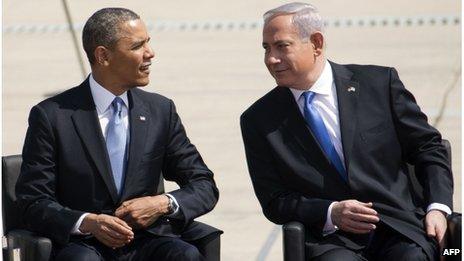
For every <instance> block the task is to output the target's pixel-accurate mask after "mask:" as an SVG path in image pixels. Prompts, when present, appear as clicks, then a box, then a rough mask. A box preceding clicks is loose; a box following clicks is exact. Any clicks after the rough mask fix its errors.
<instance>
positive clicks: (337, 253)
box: [312, 248, 363, 261]
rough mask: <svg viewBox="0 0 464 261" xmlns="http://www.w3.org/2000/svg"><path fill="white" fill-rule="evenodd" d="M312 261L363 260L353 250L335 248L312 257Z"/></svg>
mask: <svg viewBox="0 0 464 261" xmlns="http://www.w3.org/2000/svg"><path fill="white" fill-rule="evenodd" d="M312 260H314V261H358V260H363V259H362V258H361V257H360V256H358V255H357V254H356V253H355V252H353V251H351V250H349V249H344V248H336V249H332V250H329V251H327V252H325V253H324V254H322V255H320V256H317V257H315V258H314V259H312Z"/></svg>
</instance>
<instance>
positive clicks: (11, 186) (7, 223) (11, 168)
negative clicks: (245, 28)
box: [2, 155, 23, 234]
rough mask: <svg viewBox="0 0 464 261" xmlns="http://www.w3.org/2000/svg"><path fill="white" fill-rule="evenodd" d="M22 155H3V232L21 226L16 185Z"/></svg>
mask: <svg viewBox="0 0 464 261" xmlns="http://www.w3.org/2000/svg"><path fill="white" fill-rule="evenodd" d="M22 161H23V160H22V157H21V155H12V156H5V157H2V211H3V212H2V218H3V232H4V233H5V234H7V233H8V231H10V230H12V229H14V228H19V227H20V224H21V223H20V222H21V214H20V211H19V208H18V207H17V205H16V204H17V203H16V194H15V185H16V181H17V180H18V176H19V172H20V170H21V163H22Z"/></svg>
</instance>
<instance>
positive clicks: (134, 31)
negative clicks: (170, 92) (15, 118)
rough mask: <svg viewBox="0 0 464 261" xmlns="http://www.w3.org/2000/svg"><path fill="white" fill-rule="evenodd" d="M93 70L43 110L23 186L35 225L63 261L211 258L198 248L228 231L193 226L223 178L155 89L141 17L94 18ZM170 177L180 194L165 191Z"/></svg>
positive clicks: (34, 126)
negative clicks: (152, 88)
mask: <svg viewBox="0 0 464 261" xmlns="http://www.w3.org/2000/svg"><path fill="white" fill-rule="evenodd" d="M82 39H83V45H84V49H85V51H86V53H87V57H88V59H89V62H90V64H91V68H92V73H91V74H90V75H89V77H88V78H87V79H86V80H85V81H84V82H83V83H82V84H80V85H79V86H77V87H74V88H72V89H69V90H67V91H65V92H63V93H61V94H59V95H57V96H54V97H52V98H49V99H47V100H45V101H42V102H41V103H39V104H38V105H36V106H34V107H33V108H32V110H31V112H30V116H29V128H28V131H27V135H26V139H25V143H24V148H23V154H22V156H23V165H22V167H21V174H20V177H19V179H18V183H17V186H16V194H17V197H18V202H19V205H20V207H21V209H22V211H23V217H24V223H25V225H26V226H27V227H28V228H29V229H31V230H33V231H36V232H38V233H40V234H42V235H44V236H47V237H50V238H51V239H52V240H53V242H54V256H55V258H56V259H57V260H67V261H68V260H202V259H203V256H202V254H201V253H200V252H199V250H198V249H197V248H196V247H195V246H194V242H198V240H200V239H202V238H205V237H207V236H210V235H214V234H219V233H221V232H220V231H218V230H216V229H214V228H212V227H209V226H207V225H205V224H201V223H199V222H195V221H193V219H194V218H196V217H198V216H201V215H203V214H205V213H207V212H209V211H210V210H212V209H213V207H214V206H215V204H216V202H217V200H218V195H219V193H218V189H217V187H216V185H215V182H214V180H213V173H212V172H211V171H210V170H209V169H208V168H207V167H206V165H205V164H204V162H203V160H202V158H201V156H200V154H199V153H198V151H197V150H196V148H195V146H194V145H192V144H191V143H190V141H189V139H188V138H187V136H186V133H185V130H184V127H183V126H182V123H181V121H180V119H179V116H178V115H177V113H176V110H175V106H174V103H173V102H172V101H171V100H169V99H167V98H165V97H163V96H161V95H158V94H154V93H148V92H145V91H142V90H140V89H138V88H137V87H141V86H146V85H147V84H148V83H149V73H150V69H149V67H150V65H151V59H152V58H154V52H153V50H152V49H151V48H150V46H149V40H150V37H149V35H148V32H147V29H146V27H145V24H144V23H143V21H142V20H141V19H140V17H139V16H138V15H137V14H135V13H134V12H132V11H130V10H128V9H123V8H105V9H102V10H99V11H97V12H96V13H95V14H93V15H92V16H91V17H90V18H89V20H88V21H87V23H86V25H85V27H84V30H83V37H82ZM161 173H162V174H163V176H164V178H165V179H167V180H171V181H175V182H176V183H177V184H178V185H179V186H180V188H179V189H177V190H175V191H172V192H170V193H167V194H159V195H157V194H156V192H157V187H158V184H159V182H162V181H160V176H161Z"/></svg>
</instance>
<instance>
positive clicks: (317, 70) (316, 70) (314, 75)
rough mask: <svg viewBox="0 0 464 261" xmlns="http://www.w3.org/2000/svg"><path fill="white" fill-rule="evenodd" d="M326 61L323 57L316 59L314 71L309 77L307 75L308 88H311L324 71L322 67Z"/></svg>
mask: <svg viewBox="0 0 464 261" xmlns="http://www.w3.org/2000/svg"><path fill="white" fill-rule="evenodd" d="M325 63H326V60H325V58H324V56H321V57H318V58H316V64H315V67H314V70H313V71H312V73H311V74H310V75H308V78H309V85H307V86H309V88H311V87H313V85H314V83H316V81H317V80H318V79H319V77H320V76H321V74H322V72H323V71H324V66H325Z"/></svg>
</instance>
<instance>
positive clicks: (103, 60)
mask: <svg viewBox="0 0 464 261" xmlns="http://www.w3.org/2000/svg"><path fill="white" fill-rule="evenodd" d="M93 54H94V56H95V63H97V64H99V65H102V66H106V65H108V64H109V56H110V54H109V50H108V49H107V48H106V47H104V46H101V45H100V46H97V48H95V51H94V52H93Z"/></svg>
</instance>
